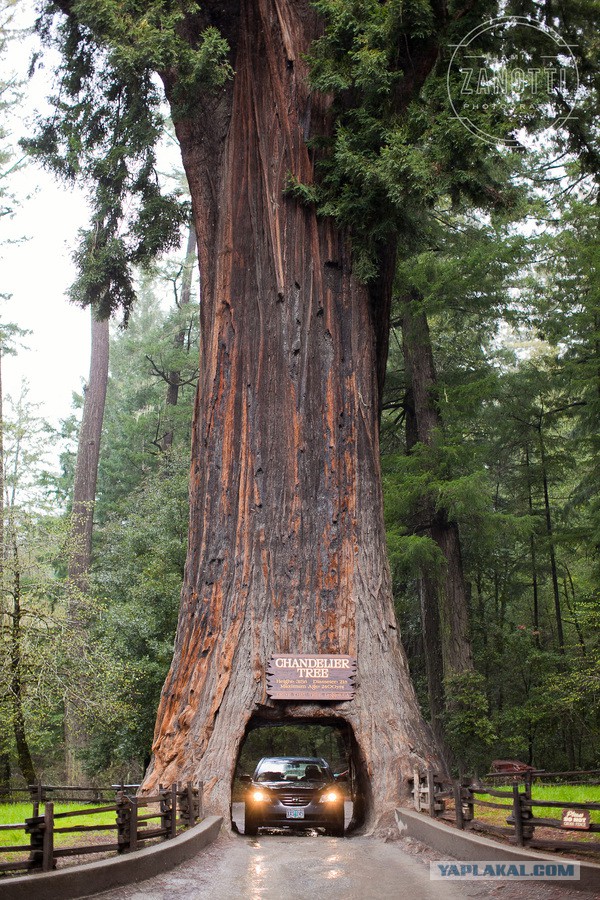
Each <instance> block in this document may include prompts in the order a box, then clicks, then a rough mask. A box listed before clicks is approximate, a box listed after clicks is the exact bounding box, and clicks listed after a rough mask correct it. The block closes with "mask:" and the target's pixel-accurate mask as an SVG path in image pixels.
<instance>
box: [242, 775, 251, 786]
mask: <svg viewBox="0 0 600 900" xmlns="http://www.w3.org/2000/svg"><path fill="white" fill-rule="evenodd" d="M240 781H241V782H242V784H250V782H251V781H252V779H251V777H250V776H249V775H240Z"/></svg>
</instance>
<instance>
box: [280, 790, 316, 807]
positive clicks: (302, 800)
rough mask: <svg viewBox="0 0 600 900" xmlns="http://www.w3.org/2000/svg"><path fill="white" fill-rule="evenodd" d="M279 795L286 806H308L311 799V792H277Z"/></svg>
mask: <svg viewBox="0 0 600 900" xmlns="http://www.w3.org/2000/svg"><path fill="white" fill-rule="evenodd" d="M277 797H278V798H279V800H281V802H282V803H283V805H284V806H308V804H309V803H310V801H311V798H312V795H311V794H304V796H303V795H302V794H298V793H291V792H290V793H289V794H288V793H285V794H277Z"/></svg>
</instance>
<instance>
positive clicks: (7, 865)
mask: <svg viewBox="0 0 600 900" xmlns="http://www.w3.org/2000/svg"><path fill="white" fill-rule="evenodd" d="M32 787H34V788H35V789H36V790H37V788H38V786H32ZM132 787H137V785H135V786H134V785H126V786H123V788H125V789H121V786H119V787H118V788H117V791H116V798H115V801H114V802H113V803H107V804H105V805H102V806H95V805H93V804H91V805H89V804H88V805H86V806H82V807H81V809H76V810H69V811H67V812H56V811H55V804H54V801H53V800H47V799H46V798H47V796H48V794H51V793H52V792H53V791H56V792H59V791H64V788H60V787H57V788H55V787H50V786H43V785H40V786H39V788H40V790H37V793H35V792H34V796H35V799H34V800H33V814H32V816H30V817H29V818H27V819H25V822H21V823H17V824H12V823H11V824H8V825H0V830H2V831H9V830H10V831H24V832H25V835H27V836H28V837H29V843H23V844H18V845H14V846H9V847H1V846H0V853H2V854H5V853H8V854H11V855H12V854H17V853H18V854H21V855H22V854H24V853H27V854H28V855H27V857H23V858H21V859H18V860H15V861H13V862H1V861H0V873H7V872H12V871H19V870H24V871H27V872H49V871H51V870H52V869H54V868H55V867H56V860H57V859H60V858H61V857H67V856H85V855H87V854H92V853H109V852H116V853H129V852H131V851H133V850H137V849H138V848H140V847H142V846H144V845H145V843H146V842H147V841H151V840H156V839H157V838H162V839H163V840H169V839H171V838H174V837H176V835H177V830H178V828H191V827H193V826H194V825H196V824H197V823H198V822H200V821H201V820H202V819H203V818H204V810H203V784H202V782H199V783H198V784H192V783H191V782H189V783H188V784H187V785H185V786H182V785H181V784H179V785H175V784H174V785H171V787H168V788H165V787H163V786H162V785H160V787H159V790H158V792H157V793H156V794H154V795H152V796H139V797H138V796H135V795H132V794H128V793H127V790H126V789H128V788H132ZM69 790H71V791H73V790H78V789H73V788H72V787H70V788H69ZM81 790H83V789H81ZM86 790H89V789H86ZM108 812H114V813H115V821H114V823H112V822H111V823H107V824H96V825H87V824H85V825H78V824H76V825H73V824H69V825H66V824H63V822H64V821H65V820H67V819H73V818H78V817H81V816H87V817H89V816H94V815H97V814H100V813H108ZM94 832H116V834H115V838H116V840H112V841H106V842H102V843H97V844H96V843H93V844H83V845H80V846H68V847H56V846H55V837H56V836H57V835H62V834H71V833H82V834H93V833H94Z"/></svg>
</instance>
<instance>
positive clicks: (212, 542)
mask: <svg viewBox="0 0 600 900" xmlns="http://www.w3.org/2000/svg"><path fill="white" fill-rule="evenodd" d="M240 17H241V18H240V22H239V32H238V34H239V38H238V40H237V55H236V59H235V72H236V75H235V81H234V86H233V91H232V92H228V91H225V92H223V94H222V95H221V96H220V97H219V98H217V99H212V100H208V101H207V102H206V104H202V108H201V109H198V110H197V111H196V113H195V114H194V117H193V118H190V119H188V120H186V121H179V122H178V123H177V126H176V127H177V133H178V137H179V140H180V143H181V147H182V155H183V160H184V164H185V167H186V171H187V175H188V180H189V183H190V188H191V193H192V200H193V207H194V214H195V223H196V230H197V234H198V240H199V255H200V272H201V279H202V303H201V375H200V383H199V390H198V395H197V403H196V412H195V428H194V442H193V458H192V472H191V490H190V497H191V515H190V537H189V551H188V559H187V565H186V573H185V582H184V587H183V592H182V604H181V613H180V620H179V627H178V631H177V638H176V643H175V655H174V660H173V664H172V667H171V671H170V673H169V676H168V678H167V681H166V684H165V687H164V690H163V694H162V698H161V703H160V708H159V712H158V719H157V725H156V732H155V740H154V747H153V751H154V757H153V760H152V763H151V766H150V769H149V771H148V773H147V776H146V780H145V787H146V788H148V789H152V788H153V787H154V786H155V785H156V784H157V783H158V782H159V781H160V782H165V783H168V782H170V781H175V780H186V779H188V778H202V779H203V780H204V781H205V783H206V786H207V791H208V802H209V805H210V807H211V808H212V809H213V810H215V811H217V812H219V813H221V814H223V815H225V816H228V813H229V804H230V789H231V779H232V775H233V770H234V766H235V761H236V758H237V754H238V750H239V745H240V742H241V740H242V739H243V736H244V732H245V729H246V725H247V723H248V721H249V720H250V718H251V717H257V716H258V717H260V718H262V719H265V720H278V721H281V720H285V719H304V720H306V719H309V720H321V721H325V720H330V721H331V720H336V721H337V722H346V723H349V724H350V725H351V727H352V729H353V733H354V738H355V740H356V747H355V755H356V758H357V759H358V760H360V761H362V763H363V765H364V773H365V776H364V784H363V787H364V789H365V792H366V794H367V801H368V805H369V810H370V812H371V821H374V819H375V818H380V817H382V816H383V815H384V814H386V813H389V812H390V811H391V810H392V809H393V807H394V805H396V804H398V802H400V801H401V799H402V797H403V796H404V795H405V794H406V790H407V785H406V781H405V777H406V776H408V775H409V774H410V773H411V770H412V767H413V765H414V764H415V763H418V762H420V763H421V764H422V763H423V761H424V760H426V759H433V756H432V755H431V749H432V745H433V741H432V737H431V734H430V732H429V731H428V729H427V727H426V726H425V724H424V723H423V721H422V718H421V715H420V712H419V709H418V705H417V702H416V699H415V695H414V692H413V689H412V686H411V682H410V677H409V672H408V666H407V663H406V660H405V657H404V654H403V651H402V649H401V645H400V642H399V639H398V632H397V629H396V622H395V617H394V610H393V605H392V596H391V587H390V576H389V570H388V564H387V559H386V548H385V534H384V527H383V516H382V495H381V486H380V471H379V445H378V401H379V390H378V379H377V373H378V358H377V345H378V344H379V346H381V343H382V340H383V336H382V332H384V331H385V328H383V329H382V328H381V327H380V323H378V322H376V321H374V315H373V310H374V307H373V305H372V303H371V298H370V297H369V296H368V292H367V290H366V289H365V287H364V286H361V285H360V284H359V283H358V282H357V281H356V279H355V278H354V277H353V275H352V254H351V248H350V244H349V241H348V240H347V239H346V236H345V235H344V234H343V233H340V231H338V230H337V229H336V227H335V226H334V223H333V222H332V221H330V220H319V219H317V217H316V215H315V212H314V210H312V209H307V208H304V207H301V206H300V205H298V203H297V202H296V201H294V200H292V199H291V198H286V197H285V196H284V185H285V182H286V177H287V174H288V173H289V172H291V173H293V174H294V175H295V176H296V177H297V178H299V179H300V180H301V181H304V182H311V181H312V180H313V177H314V171H313V165H314V160H313V158H312V157H311V153H310V151H309V150H308V149H307V146H306V142H305V138H306V137H307V136H308V135H309V132H310V128H311V126H312V127H317V128H319V129H322V128H324V127H325V126H324V123H325V119H326V115H327V111H328V102H327V100H326V99H324V98H322V97H316V96H314V95H311V94H310V92H309V89H308V86H307V81H306V66H305V63H304V60H303V54H304V53H305V52H306V51H307V49H308V47H309V45H310V42H311V40H312V39H313V38H314V36H315V35H316V34H317V33H318V27H319V26H318V21H317V19H316V17H315V14H314V12H313V11H312V10H311V8H310V6H309V4H308V3H305V2H298V3H290V2H284V0H246V2H242V4H241V11H240ZM230 39H231V38H230ZM234 39H235V36H234ZM166 81H167V89H169V80H168V79H166ZM209 122H210V129H209V131H206V126H207V125H208V123H209ZM383 283H384V279H382V284H383ZM387 283H388V284H389V279H387ZM383 300H384V301H385V302H382V303H381V304H380V307H379V308H384V309H385V307H386V305H387V303H388V300H389V298H388V297H387V296H386V297H385V298H383ZM295 651H299V652H321V653H343V654H351V655H356V656H357V657H358V679H357V682H358V683H357V691H356V696H355V699H354V700H353V701H350V702H345V703H337V704H336V703H329V704H320V705H319V704H310V703H297V704H293V703H286V702H285V701H276V702H275V701H270V700H269V699H268V698H267V696H266V682H265V668H266V665H267V663H268V661H269V657H270V655H271V653H275V652H279V653H285V652H295Z"/></svg>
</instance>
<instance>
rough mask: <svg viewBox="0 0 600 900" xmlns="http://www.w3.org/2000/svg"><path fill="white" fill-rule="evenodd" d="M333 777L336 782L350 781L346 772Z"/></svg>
mask: <svg viewBox="0 0 600 900" xmlns="http://www.w3.org/2000/svg"><path fill="white" fill-rule="evenodd" d="M333 777H334V778H335V780H336V781H348V776H347V775H346V773H345V772H340V774H339V775H334V776H333Z"/></svg>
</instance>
